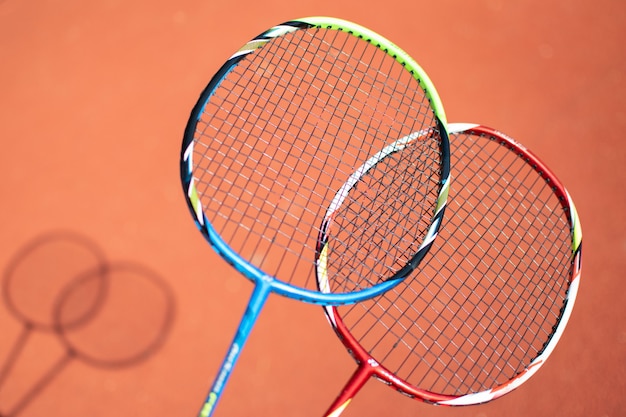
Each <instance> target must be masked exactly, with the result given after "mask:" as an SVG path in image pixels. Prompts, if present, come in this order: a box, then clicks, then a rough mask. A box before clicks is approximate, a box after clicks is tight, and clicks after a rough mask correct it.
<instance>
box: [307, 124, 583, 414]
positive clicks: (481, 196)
mask: <svg viewBox="0 0 626 417" xmlns="http://www.w3.org/2000/svg"><path fill="white" fill-rule="evenodd" d="M448 131H449V134H450V147H451V155H452V158H451V174H452V178H453V181H452V184H451V189H450V198H449V200H448V203H447V208H446V222H445V224H444V225H443V226H442V228H441V230H440V232H439V237H438V240H437V242H436V244H435V248H433V249H432V250H431V252H430V253H429V255H428V257H427V259H426V260H425V261H424V262H423V263H422V264H421V265H420V267H419V270H418V271H415V272H414V273H413V275H412V276H411V277H409V278H407V279H406V280H404V281H403V282H402V283H401V284H400V285H399V286H397V287H395V288H393V289H392V290H390V291H389V292H387V293H385V294H383V295H381V296H380V297H377V298H374V299H370V300H366V301H363V302H360V303H358V304H354V305H350V306H325V307H324V309H325V312H326V315H327V317H328V319H329V321H330V323H331V325H332V326H333V328H334V330H335V332H336V333H337V335H338V336H339V338H340V339H341V341H342V342H343V344H344V345H345V347H346V348H347V350H348V351H349V352H350V353H351V354H352V356H353V357H354V359H355V360H356V362H357V364H358V368H357V370H356V371H355V372H354V374H353V375H352V377H351V378H350V380H349V382H348V383H347V384H346V385H345V387H344V388H343V390H342V392H341V393H340V395H339V396H338V397H337V399H336V400H335V402H334V403H333V404H332V405H331V407H330V408H329V409H328V411H327V412H326V414H325V416H327V417H337V416H339V415H340V414H341V413H342V412H343V411H344V410H345V408H346V407H347V406H348V405H349V403H350V401H351V400H352V398H353V397H354V396H355V395H356V394H357V393H358V391H359V390H360V389H361V388H362V387H363V386H364V384H365V383H366V382H367V381H368V380H369V378H370V377H372V376H373V377H376V378H377V379H379V380H381V381H383V382H385V383H386V384H389V385H390V386H392V387H393V388H395V389H396V390H398V391H400V392H401V393H404V394H406V395H408V396H409V397H412V398H416V399H418V400H422V401H424V402H427V403H431V404H441V405H469V404H479V403H484V402H487V401H491V400H493V399H495V398H498V397H500V396H502V395H504V394H506V393H508V392H511V391H512V390H513V389H515V388H517V387H519V386H520V385H521V384H523V383H524V382H525V381H527V380H528V379H529V378H530V377H531V376H532V375H534V374H535V373H536V372H537V371H538V370H539V368H540V367H541V366H542V365H543V364H544V363H545V361H546V359H547V358H548V356H549V355H550V354H551V353H552V351H553V350H554V348H555V346H556V344H557V342H558V340H559V338H560V337H561V334H562V333H563V330H564V328H565V325H566V324H567V322H568V319H569V317H570V314H571V312H572V308H573V305H574V300H575V298H576V294H577V291H578V286H579V282H580V271H581V243H582V233H581V226H580V222H579V219H578V216H577V214H576V210H575V208H574V204H573V202H572V199H571V197H570V195H569V194H568V192H567V191H566V189H565V188H564V187H563V185H562V183H561V182H560V181H559V180H558V179H557V178H556V176H555V175H554V173H553V172H552V171H550V169H549V168H548V167H547V166H546V165H545V164H544V163H542V162H541V161H540V160H539V159H538V158H537V157H536V156H535V155H534V154H533V153H531V151H529V150H528V149H526V148H525V147H524V146H523V145H522V144H521V143H519V142H517V141H515V140H513V139H512V138H510V137H508V136H506V135H505V134H503V133H501V132H498V131H496V130H494V129H490V128H488V127H484V126H478V125H470V124H451V125H449V126H448ZM318 277H319V278H322V279H324V276H323V275H318ZM320 286H321V287H323V288H328V287H330V290H331V291H332V290H334V288H335V286H334V284H333V283H332V282H321V283H320Z"/></svg>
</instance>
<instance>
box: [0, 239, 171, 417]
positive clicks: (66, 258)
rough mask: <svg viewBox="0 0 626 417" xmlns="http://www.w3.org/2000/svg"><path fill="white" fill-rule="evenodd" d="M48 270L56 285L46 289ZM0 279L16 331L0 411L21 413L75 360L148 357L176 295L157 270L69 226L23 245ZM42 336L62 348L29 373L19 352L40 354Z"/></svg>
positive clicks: (4, 368) (2, 416) (104, 364)
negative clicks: (117, 257)
mask: <svg viewBox="0 0 626 417" xmlns="http://www.w3.org/2000/svg"><path fill="white" fill-rule="evenodd" d="M54 266H57V267H58V269H55V268H54ZM54 271H56V272H58V271H62V272H63V273H64V274H69V275H66V276H60V275H59V274H57V275H59V276H53V275H54ZM61 275H63V274H61ZM51 277H52V278H53V279H52V281H54V283H53V284H54V285H53V287H54V291H44V290H43V289H44V288H46V285H45V283H46V280H48V281H50V280H51ZM37 282H39V283H40V284H41V285H39V286H35V287H33V285H34V283H37ZM2 284H3V286H2V289H3V301H4V304H5V306H6V307H7V309H8V310H9V311H10V312H11V313H12V315H13V316H14V317H15V318H16V319H17V320H18V321H19V322H20V323H21V330H20V331H19V334H18V336H17V338H16V339H15V340H14V341H13V343H12V346H11V348H10V349H9V353H8V355H7V356H6V358H5V359H4V360H3V362H2V363H1V364H0V394H3V391H4V392H5V394H4V395H2V396H0V417H14V416H18V415H20V414H21V413H22V412H23V411H24V410H25V409H26V408H27V407H28V406H29V405H31V404H32V403H33V402H34V401H36V400H37V398H38V397H39V396H40V395H41V394H42V392H43V391H44V390H46V389H48V388H49V387H50V386H51V385H52V384H53V383H54V382H55V381H56V380H57V378H58V376H59V374H60V373H61V372H63V370H64V369H65V368H66V367H67V366H68V365H70V364H71V363H72V362H74V361H75V360H79V361H81V362H83V363H86V364H88V365H90V366H92V367H97V368H104V369H109V370H110V369H121V368H127V367H132V366H135V365H138V364H139V363H142V362H144V361H146V360H148V359H149V358H150V357H151V356H152V355H154V354H155V353H156V352H157V351H158V350H159V348H160V347H161V346H162V345H163V343H164V342H165V340H166V338H167V336H168V334H169V331H170V330H171V327H172V325H173V322H174V316H175V306H176V303H175V298H174V295H173V291H172V290H171V288H170V287H169V286H168V285H167V283H166V281H165V280H164V279H163V278H162V277H160V276H159V275H158V274H156V273H155V272H153V271H151V270H150V269H148V268H146V267H145V266H142V265H140V264H138V263H134V262H110V261H108V260H106V259H105V257H104V256H103V255H102V252H101V251H100V249H99V248H98V247H97V245H96V244H95V243H94V242H92V241H91V240H89V239H87V238H85V237H84V236H81V235H79V234H76V233H73V232H66V231H58V232H53V233H47V234H44V235H41V236H38V237H37V238H35V239H34V240H32V241H31V242H30V243H28V244H27V245H25V246H24V247H23V248H22V249H20V250H19V251H18V252H17V253H16V255H15V256H14V257H13V258H12V259H11V261H10V262H9V264H8V266H7V267H6V269H5V271H4V274H3V283H2ZM48 284H49V282H48ZM42 287H43V288H42ZM33 288H37V289H38V291H36V292H35V291H33ZM48 289H49V286H48ZM36 306H38V307H37V308H35V307H36ZM36 337H37V339H36ZM43 338H45V339H46V340H51V341H53V342H56V345H57V347H60V349H58V350H59V351H60V354H59V353H57V354H56V357H53V358H52V359H51V360H50V361H48V363H47V365H46V366H44V368H45V369H37V374H36V375H32V374H33V372H29V370H28V367H29V366H31V364H30V363H29V362H28V361H27V357H25V355H26V353H30V354H33V353H34V354H37V352H40V355H43V353H44V351H45V350H46V346H44V345H43V344H42V343H38V342H41V341H42V339H43ZM42 349H43V350H44V351H42ZM53 352H54V350H53ZM48 356H50V355H48ZM31 371H32V370H31ZM11 376H19V377H20V378H17V379H22V380H23V379H27V380H28V383H27V385H26V387H25V388H24V387H17V388H16V387H15V386H13V385H12V384H11V382H12V381H13V379H12V378H11Z"/></svg>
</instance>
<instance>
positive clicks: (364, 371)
mask: <svg viewBox="0 0 626 417" xmlns="http://www.w3.org/2000/svg"><path fill="white" fill-rule="evenodd" d="M370 361H371V360H370ZM370 361H366V362H361V363H360V364H359V367H358V368H357V369H356V371H354V373H353V374H352V376H351V377H350V379H349V380H348V383H347V384H346V385H345V386H344V387H343V389H342V390H341V393H340V394H339V395H338V396H337V399H335V401H334V402H333V404H332V405H331V406H330V408H329V409H328V411H326V413H325V414H324V417H337V416H339V415H340V414H341V413H343V410H345V409H346V407H348V405H349V404H350V401H352V398H354V396H355V395H356V394H357V393H358V392H359V391H360V390H361V388H363V385H365V383H366V382H367V380H368V379H369V378H370V377H371V376H372V375H373V374H374V367H373V366H372V364H371V363H370Z"/></svg>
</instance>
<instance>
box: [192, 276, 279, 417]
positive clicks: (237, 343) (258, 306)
mask: <svg viewBox="0 0 626 417" xmlns="http://www.w3.org/2000/svg"><path fill="white" fill-rule="evenodd" d="M271 288H272V286H271V283H270V282H268V281H264V280H258V281H256V283H255V286H254V291H253V292H252V295H251V296H250V301H249V302H248V306H247V307H246V311H245V313H244V315H243V317H242V318H241V322H240V323H239V327H238V328H237V333H236V334H235V337H234V339H233V341H232V343H231V345H230V348H229V349H228V353H227V354H226V357H225V358H224V361H223V362H222V366H221V367H220V370H219V372H218V373H217V376H216V378H215V380H214V381H213V385H212V386H211V390H210V391H209V395H208V396H207V398H206V400H205V401H204V405H203V406H202V409H201V410H200V413H199V414H198V416H199V417H209V416H211V415H213V412H214V411H215V406H216V405H217V401H218V400H219V399H220V397H221V396H222V392H223V390H224V387H225V386H226V382H228V378H229V377H230V374H231V373H232V371H233V368H234V367H235V364H236V363H237V360H238V359H239V355H240V353H241V350H242V349H243V346H244V344H245V343H246V341H247V340H248V338H249V336H250V332H251V331H252V327H254V323H255V322H256V320H257V318H258V317H259V314H260V313H261V310H262V308H263V306H264V305H265V301H267V297H268V296H269V294H270V292H271Z"/></svg>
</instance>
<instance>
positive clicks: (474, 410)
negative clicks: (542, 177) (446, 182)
mask: <svg viewBox="0 0 626 417" xmlns="http://www.w3.org/2000/svg"><path fill="white" fill-rule="evenodd" d="M310 15H329V16H335V17H341V18H344V19H348V20H351V21H354V22H357V23H359V24H362V25H364V26H367V27H369V28H371V29H373V30H375V31H377V32H379V33H381V34H382V35H384V36H385V37H387V38H389V39H391V40H393V41H394V42H395V43H396V44H398V45H399V46H400V47H402V48H403V49H405V50H406V51H407V52H408V53H409V54H411V55H412V56H413V57H414V58H415V59H416V60H417V61H418V62H419V63H420V64H421V65H422V66H423V67H424V68H425V70H426V71H427V72H428V73H429V75H430V76H431V78H432V80H433V82H434V83H435V85H436V86H437V88H438V90H439V93H440V95H441V97H442V100H443V103H444V106H445V108H446V112H447V114H448V120H449V121H450V122H476V123H483V124H486V125H488V126H492V127H495V128H498V129H500V130H502V131H504V132H506V133H508V134H510V135H511V136H513V137H515V138H516V139H518V140H519V141H521V142H522V143H524V144H525V145H526V146H528V147H529V148H530V149H532V150H533V151H534V152H535V153H536V154H537V155H539V157H540V158H541V159H542V160H544V161H545V162H546V163H547V164H548V166H550V167H551V168H552V169H553V170H554V171H555V172H556V174H557V176H558V177H559V178H560V179H561V180H562V181H563V183H564V184H565V185H566V187H567V188H568V189H569V191H570V193H571V194H572V196H573V198H574V201H575V202H576V204H577V207H578V210H579V214H580V217H581V220H582V225H583V236H584V238H583V241H584V244H583V247H584V252H583V281H582V285H581V289H580V293H579V297H578V299H577V301H576V306H575V308H574V313H573V315H572V317H571V321H570V324H569V326H568V328H567V329H566V331H565V334H564V336H563V338H562V340H561V342H560V344H559V345H558V346H557V348H556V350H555V351H554V353H553V355H552V357H551V358H550V359H549V361H548V363H547V364H546V365H545V366H544V367H543V368H542V369H541V370H540V371H539V372H538V373H537V375H535V376H534V377H533V378H532V379H531V380H530V381H529V382H528V383H526V384H525V385H524V386H522V387H521V388H519V389H518V390H516V391H514V392H513V393H511V394H509V395H508V396H506V397H504V398H502V399H499V400H497V401H495V402H493V403H490V404H486V405H481V406H472V407H469V408H455V409H450V408H440V407H433V406H429V405H426V404H422V403H419V402H416V401H414V400H411V399H408V398H405V397H404V396H401V395H399V394H397V393H395V392H393V391H392V390H390V389H388V388H386V387H385V386H383V384H380V383H378V382H376V381H370V382H369V383H368V384H367V385H366V387H365V388H364V389H363V391H362V392H361V393H360V394H359V395H358V396H357V397H356V398H355V400H354V401H353V403H352V405H351V406H350V407H349V408H348V410H347V411H346V413H345V415H346V416H439V417H451V416H455V417H461V416H462V417H487V416H504V415H506V416H597V417H615V416H620V415H626V397H625V396H624V393H625V392H626V377H625V376H624V372H625V370H626V324H625V323H626V320H625V319H626V296H625V294H626V280H624V276H623V273H624V266H625V264H626V222H625V221H624V216H625V215H626V193H625V191H624V182H625V181H626V174H625V173H624V172H625V171H624V167H625V166H626V145H625V144H624V140H623V134H624V131H626V105H625V104H626V103H625V101H626V99H625V95H624V91H626V72H625V71H626V52H624V51H625V50H624V40H625V39H626V4H625V3H624V2H623V1H621V0H595V1H582V0H558V1H556V0H555V1H544V0H524V1H521V0H520V1H514V0H512V1H505V0H480V1H466V0H458V1H453V0H441V1H429V2H423V1H414V0H403V1H401V0H385V1H382V2H374V1H367V0H358V1H357V0H315V1H293V0H266V1H259V2H252V1H245V2H229V1H226V0H224V1H220V2H217V1H211V0H204V1H197V0H181V1H177V2H164V1H158V0H157V1H145V0H130V1H123V0H101V1H78V0H64V1H51V0H50V1H44V0H0V139H1V140H2V147H1V150H0V167H1V170H2V171H1V174H2V175H0V195H1V196H2V197H1V198H2V204H0V227H1V229H2V233H1V235H0V270H1V271H2V273H3V276H4V279H5V280H6V276H7V275H8V274H9V273H8V272H7V271H9V269H10V268H9V266H10V265H11V264H12V262H15V259H16V256H18V255H19V254H20V253H21V252H20V251H23V250H24V248H25V247H26V246H27V245H29V244H31V243H32V242H33V241H36V240H37V239H38V238H40V237H41V236H42V235H44V234H46V233H48V232H49V231H53V230H69V231H72V232H74V233H78V234H80V235H81V236H84V237H85V239H87V240H89V241H90V242H92V243H93V244H95V245H97V246H99V247H100V248H101V250H102V252H103V253H104V255H105V256H106V259H107V261H106V262H107V265H109V266H115V265H118V264H119V263H122V264H126V265H128V264H131V265H134V266H135V267H137V268H139V269H141V268H145V269H149V270H150V271H152V273H153V274H154V275H156V276H158V280H159V281H162V282H163V283H164V284H165V287H163V288H167V290H166V293H167V297H166V298H164V299H159V300H161V301H158V302H157V301H155V304H154V305H153V306H154V308H155V311H147V312H145V311H143V310H141V308H140V306H142V305H148V304H146V303H147V301H146V298H145V297H144V296H143V295H142V294H143V293H144V292H145V291H148V290H147V288H148V286H145V287H141V286H140V287H138V288H135V287H133V288H125V289H123V291H124V293H123V297H122V298H123V299H124V300H125V302H120V303H119V304H117V305H116V306H117V307H116V308H117V310H116V309H114V308H113V307H112V306H108V307H107V308H109V315H111V317H110V318H111V320H110V322H108V323H105V324H102V326H103V327H101V329H102V330H101V331H98V332H97V333H98V334H99V337H100V339H99V342H97V344H98V346H97V347H101V346H100V345H106V344H107V343H109V342H110V340H113V338H115V337H118V338H120V337H121V339H120V340H122V341H128V343H129V344H131V342H133V343H134V342H135V340H134V339H136V338H138V337H139V336H137V337H135V336H136V335H137V334H139V333H140V332H141V330H142V329H144V328H151V329H152V330H151V331H153V332H154V331H157V332H158V331H161V330H162V332H161V334H159V335H158V336H159V337H161V338H162V343H159V344H158V345H155V348H154V349H152V350H150V352H149V355H145V357H142V358H141V360H136V361H133V362H132V363H131V364H127V365H125V366H112V365H111V366H95V365H94V364H93V363H90V362H88V361H86V360H82V359H81V358H80V357H73V358H72V359H73V360H70V361H69V362H68V363H67V364H66V366H65V367H64V369H62V370H61V371H60V372H58V373H57V374H56V375H55V377H54V379H53V380H51V381H50V382H49V383H48V384H47V385H46V386H45V387H44V388H43V389H42V390H41V391H40V392H38V393H37V395H30V397H29V399H28V401H27V403H26V405H25V407H24V408H22V409H21V412H20V413H19V415H20V416H23V417H32V416H41V415H47V416H64V417H73V416H76V417H78V416H86V415H89V416H92V417H95V416H131V415H132V416H155V415H159V416H195V414H196V412H197V411H198V409H199V407H200V405H201V403H202V401H203V399H204V397H205V395H206V392H207V389H208V387H209V385H210V382H211V381H212V379H213V375H214V374H215V372H216V370H217V368H218V366H219V364H220V362H221V360H222V357H223V355H224V353H225V351H226V349H227V346H228V344H229V342H230V340H231V338H232V336H233V334H234V330H235V327H236V325H237V323H238V321H239V319H240V317H241V314H242V313H243V309H244V307H245V305H246V303H247V301H248V297H249V295H250V292H251V289H252V285H251V284H250V283H249V282H248V281H246V280H245V279H244V278H242V277H240V276H238V275H237V273H235V272H234V271H233V270H232V269H231V268H230V267H228V266H227V265H226V264H225V263H224V262H223V261H222V260H221V259H220V258H219V257H217V256H216V255H215V254H214V253H213V252H212V250H211V249H210V248H209V246H208V245H207V244H206V243H205V242H204V240H203V238H202V237H201V235H200V233H198V232H197V231H196V229H195V227H194V225H193V222H192V221H191V218H190V215H189V214H188V210H187V207H186V204H185V202H184V199H183V196H182V191H181V187H180V181H179V174H178V157H179V149H180V143H181V138H182V132H183V129H184V127H185V124H186V121H187V116H188V114H189V111H190V110H191V107H192V106H193V104H194V103H195V101H196V99H197V97H198V95H199V92H200V91H201V89H202V88H203V87H204V86H205V84H206V82H207V81H208V80H209V78H210V77H211V76H212V75H213V73H214V72H215V71H216V70H217V69H218V67H219V66H220V65H221V63H222V62H223V61H224V60H225V59H227V58H228V57H229V56H230V54H231V53H232V52H234V51H235V50H236V49H238V48H239V47H240V46H241V45H242V44H243V43H245V42H246V41H247V40H249V39H250V38H251V37H253V36H255V35H257V34H258V33H260V32H261V31H263V30H265V29H267V28H268V27H270V26H273V25H274V24H277V23H280V22H282V21H285V20H289V19H292V18H297V17H304V16H310ZM58 250H60V249H58ZM62 256H66V259H67V262H74V260H75V259H74V257H72V255H71V254H63V253H59V254H58V255H55V257H59V258H62ZM18 257H19V256H18ZM22 260H23V262H26V263H28V264H29V267H30V268H33V269H34V270H35V271H37V273H38V274H40V275H41V277H42V279H43V280H45V279H46V277H47V274H49V273H52V272H53V271H49V270H47V269H46V268H44V267H43V266H41V265H42V264H41V262H39V261H35V260H33V259H31V258H28V257H27V256H26V257H24V258H22ZM37 268H39V270H38V269H37ZM42 269H46V270H42ZM113 269H114V270H116V269H115V268H113ZM9 272H10V271H9ZM139 275H141V273H140V274H139ZM147 275H150V274H147V273H146V274H144V276H143V277H144V278H145V276H147ZM124 276H126V275H124V274H123V273H119V274H118V278H119V277H124ZM132 279H134V278H132ZM130 280H131V279H129V280H128V281H130ZM142 285H143V284H142ZM31 287H32V288H31V290H32V291H31V292H29V293H28V294H27V295H29V296H31V297H35V300H37V297H41V299H42V300H46V299H47V298H46V297H48V298H49V297H51V296H52V294H51V293H50V292H49V291H46V290H45V289H44V288H45V285H43V284H42V285H41V286H40V285H32V286H31ZM142 288H143V289H142ZM150 288H152V287H150ZM5 291H6V289H5ZM5 296H6V294H5ZM155 297H156V296H155ZM157 298H158V297H156V298H155V300H156V299H157ZM165 299H167V300H169V301H168V302H165V301H163V300H165ZM34 303H35V304H37V303H36V301H34ZM42 303H43V301H42ZM159 303H160V304H159ZM168 303H169V304H168ZM150 305H152V304H150ZM105 307H106V306H105ZM103 308H104V307H103ZM169 308H171V310H168V309H169ZM165 311H167V312H171V313H172V314H171V315H170V316H168V317H169V320H171V322H170V325H168V326H164V327H163V328H160V327H157V328H155V327H154V326H152V320H156V319H157V318H158V319H161V318H162V317H163V315H164V312H165ZM139 313H141V314H139ZM142 314H143V315H142ZM168 314H169V313H168ZM116 320H117V322H116ZM150 326H152V327H150ZM20 329H22V323H20V321H19V320H18V319H17V318H16V317H15V316H14V315H13V314H11V312H10V311H9V309H8V307H7V305H6V303H4V304H2V305H0V361H1V362H0V364H5V363H6V361H7V358H9V354H10V352H11V347H12V346H14V343H15V342H16V340H17V338H18V337H19V335H20ZM155 329H156V330H155ZM159 329H161V330H159ZM34 333H37V335H38V336H37V337H35V336H33V337H31V338H30V339H29V340H28V348H27V349H25V350H24V354H23V355H22V356H21V357H20V358H18V359H21V360H15V361H13V362H15V363H13V370H12V372H11V374H10V375H8V377H7V378H6V380H5V381H4V383H3V384H2V386H0V415H2V413H4V415H9V413H10V410H11V408H12V407H14V405H15V404H16V403H18V402H19V398H20V396H22V395H24V393H28V392H29V391H28V388H29V387H30V386H32V384H33V383H34V381H36V378H37V374H38V373H42V372H44V370H45V369H46V366H49V365H50V364H52V363H54V361H55V360H56V359H55V358H58V357H62V355H63V352H64V351H63V348H62V346H61V345H60V344H59V343H58V340H56V339H55V337H56V336H58V335H55V334H54V333H50V332H47V333H46V332H33V334H34ZM93 343H96V342H93ZM131 347H132V346H131ZM92 348H93V346H92ZM116 348H120V347H119V346H117V347H116ZM121 348H125V346H121ZM111 349H113V348H111ZM107 354H108V353H107ZM1 366H2V365H0V367H1ZM354 366H355V365H354V363H353V362H352V360H351V358H350V357H349V356H348V354H347V353H346V352H345V351H344V349H343V347H342V346H341V344H340V343H339V342H338V340H336V338H335V336H334V334H333V333H332V331H331V330H330V327H329V326H328V324H327V323H326V321H325V317H324V315H323V314H322V310H321V309H320V308H319V307H314V306H311V305H308V304H301V303H298V302H296V301H293V300H289V299H284V298H281V297H279V296H275V295H272V296H270V299H269V300H268V303H267V305H266V307H265V309H264V311H263V313H262V315H261V317H260V319H259V321H258V323H257V326H256V327H255V329H254V331H253V333H252V336H251V338H250V340H249V342H248V344H247V345H246V348H245V349H244V351H243V353H242V356H241V359H240V361H239V363H238V364H237V367H236V368H235V372H234V373H233V376H232V379H231V380H230V382H229V384H228V386H227V387H226V391H225V394H224V396H223V398H222V399H221V401H220V403H219V405H218V409H217V412H216V415H221V416H231V417H234V416H294V417H295V416H302V417H305V416H319V415H321V414H322V413H323V412H324V411H325V410H326V408H327V406H328V405H329V404H330V402H331V401H332V400H333V399H334V397H335V395H336V394H337V392H338V390H339V389H340V388H341V387H342V386H343V384H344V382H345V381H346V379H347V378H348V376H349V375H350V374H351V373H352V371H353V370H354Z"/></svg>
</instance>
